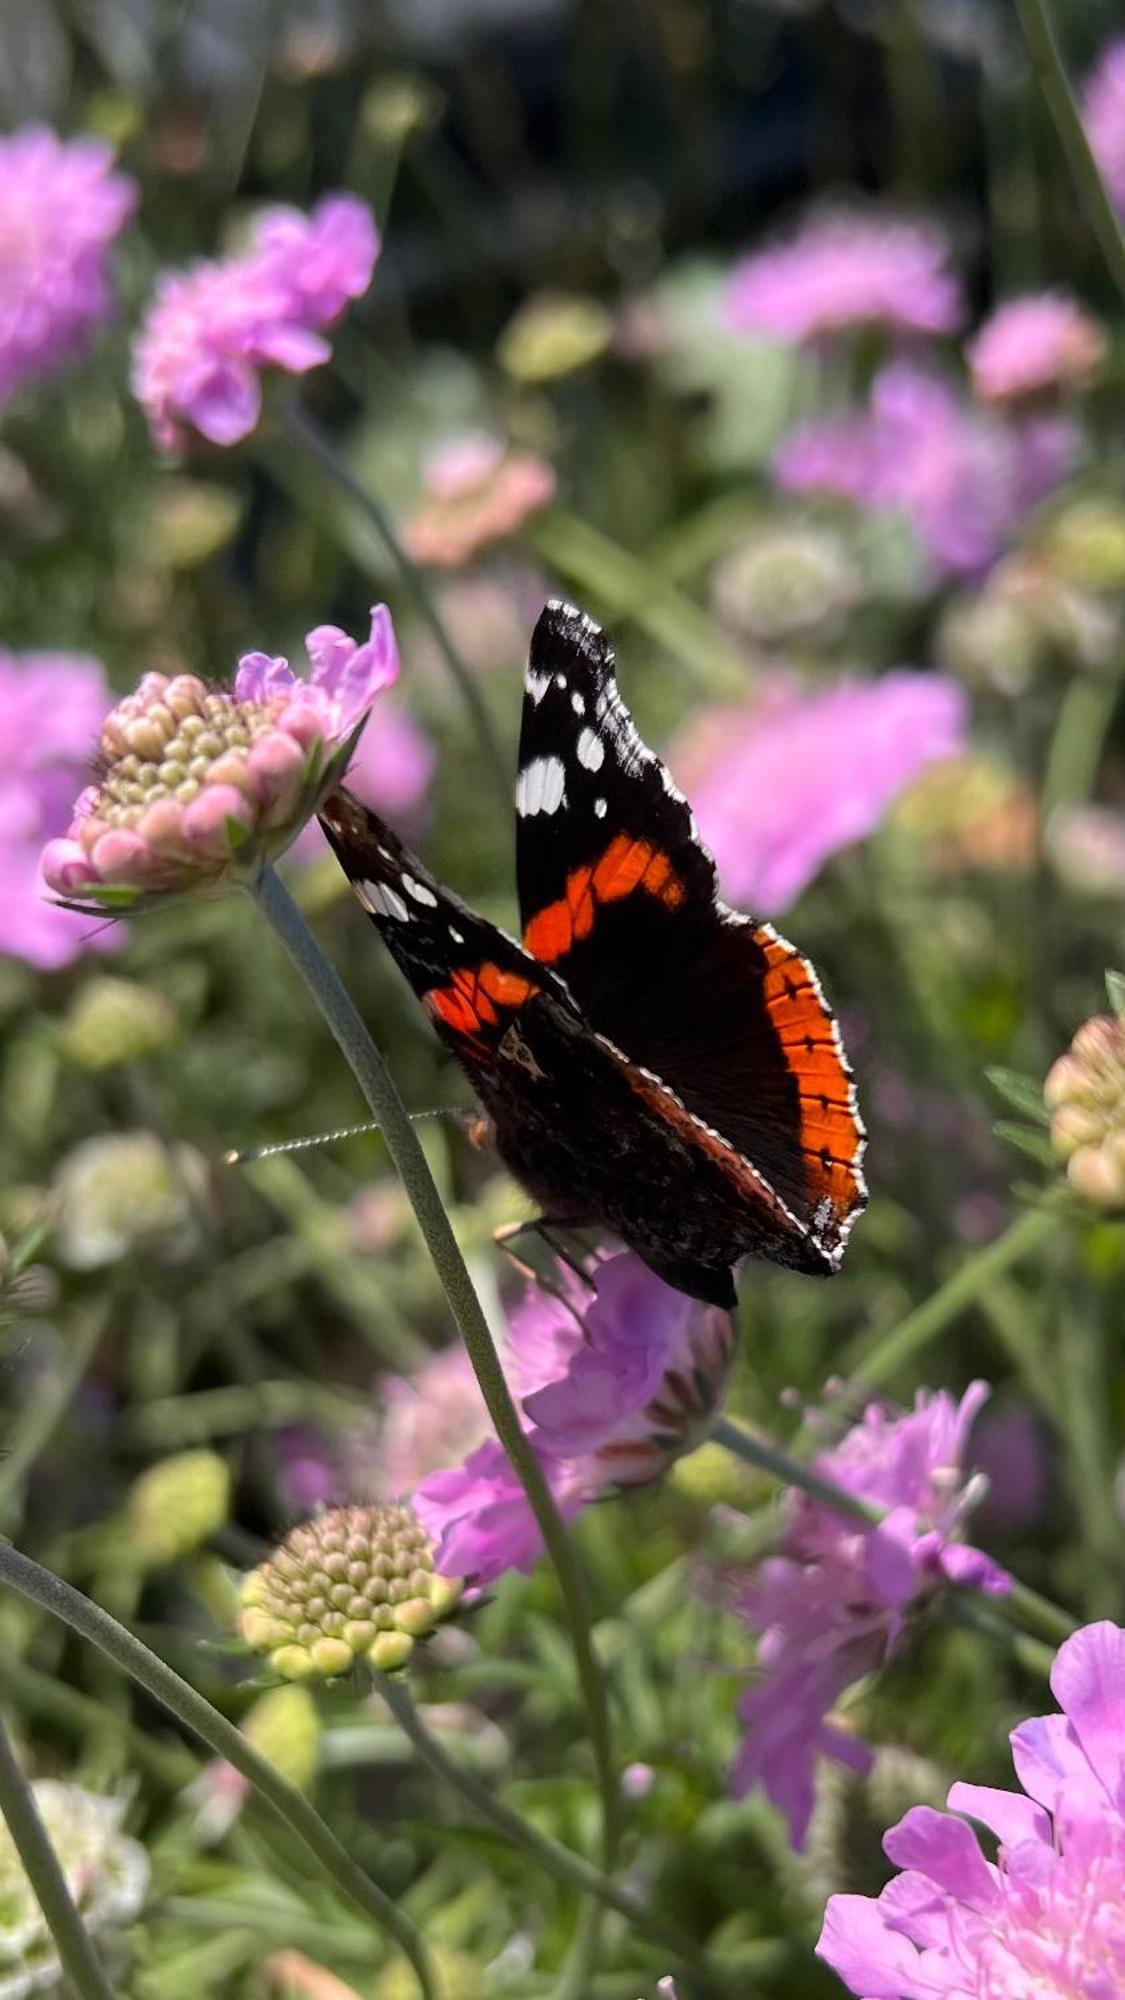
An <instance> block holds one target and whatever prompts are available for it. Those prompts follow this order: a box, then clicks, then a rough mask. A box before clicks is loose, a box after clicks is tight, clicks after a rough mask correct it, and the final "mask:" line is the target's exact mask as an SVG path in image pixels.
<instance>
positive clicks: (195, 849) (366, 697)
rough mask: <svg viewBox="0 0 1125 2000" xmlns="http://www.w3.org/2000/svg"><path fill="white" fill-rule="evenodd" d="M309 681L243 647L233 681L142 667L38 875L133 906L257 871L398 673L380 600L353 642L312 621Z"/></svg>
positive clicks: (78, 893) (112, 904)
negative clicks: (211, 683) (363, 635)
mask: <svg viewBox="0 0 1125 2000" xmlns="http://www.w3.org/2000/svg"><path fill="white" fill-rule="evenodd" d="M305 646H306V649H307V652H308V656H309V661H310V663H311V669H312V671H311V673H310V675H309V678H308V679H307V680H302V679H300V678H298V676H297V675H296V674H294V673H293V671H292V669H291V667H290V666H289V663H288V661H287V660H284V659H271V658H270V657H269V655H268V654H266V653H247V654H246V655H245V657H244V658H243V659H242V660H240V662H239V666H238V673H237V675H236V678H235V683H234V688H233V690H229V689H225V688H211V687H208V685H207V683H206V682H205V681H202V680H200V679H199V677H198V676H197V675H195V674H174V675H172V676H169V675H167V674H146V675H145V676H144V678H143V679H142V681H141V683H140V685H139V687H138V688H137V689H136V690H135V692H134V693H133V694H131V695H127V696H126V697H125V699H124V701H121V702H119V703H118V705H117V707H116V708H115V709H113V710H112V711H111V713H110V714H109V715H108V716H107V717H106V719H105V721H104V723H103V724H102V733H101V745H100V751H99V756H98V763H97V766H96V769H97V779H96V782H95V783H94V784H93V785H91V786H89V787H88V789H87V790H86V791H85V792H84V793H83V794H82V797H81V798H80V799H79V801H78V805H77V807H76V809H75V816H74V818H73V820H72V821H71V825H70V830H69V832H68V834H67V835H66V837H65V838H64V839H62V840H52V841H49V842H48V844H47V846H46V848H45V849H44V851H43V873H44V875H45V876H46V879H47V882H48V883H49V885H50V887H51V888H52V889H54V890H55V891H56V892H57V893H58V894H59V895H60V896H63V897H65V898H66V899H67V900H68V902H71V903H76V904H78V905H79V906H80V907H82V908H86V909H93V910H107V909H112V910H121V909H128V908H130V907H132V906H133V905H135V904H137V903H139V902H141V901H142V900H145V899H148V898H151V897H154V896H159V895H168V894H174V893H179V892H184V891H188V890H193V889H194V890H200V889H205V890H219V889H222V888H224V887H227V886H229V885H231V884H232V883H234V882H238V881H240V880H242V881H245V880H248V879H250V878H252V877H253V876H254V875H255V874H256V873H257V871H258V870H259V869H260V868H261V867H262V866H263V865H264V863H265V862H267V861H270V860H273V859H274V858H275V857H276V856H277V855H278V854H280V853H282V852H283V851H284V849H285V848H286V847H288V846H289V844H290V842H291V841H292V840H293V839H294V838H295V836H296V834H297V833H298V832H299V831H300V829H301V827H302V826H303V825H304V824H305V821H306V820H307V819H308V818H309V816H310V815H311V814H312V813H314V812H315V810H316V807H317V805H318V803H319V802H320V801H321V800H322V799H323V798H324V797H325V796H326V795H327V793H328V792H329V791H331V789H332V788H333V786H334V785H337V784H338V783H339V782H340V779H341V778H342V777H343V774H344V772H345V770H346V768H347V765H348V762H349V759H350V757H351V755H352V752H353V750H354V748H355V743H356V740H357V737H358V735H359V732H360V731H361V730H362V729H363V727H364V725H365V723H366V720H367V715H368V712H369V710H370V708H371V705H372V703H373V702H374V700H375V697H376V696H377V695H378V694H379V693H380V691H381V690H382V689H383V688H385V687H387V686H389V684H390V683H391V682H392V681H393V680H394V679H395V677H396V675H397V673H398V648H397V646H396V643H395V635H394V627H393V625H392V624H391V618H390V613H389V612H388V610H387V608H386V606H385V605H378V606H376V607H375V609H374V610H373V611H372V614H371V634H370V637H369V638H368V639H367V640H365V641H364V643H363V644H362V645H357V644H356V642H355V640H354V639H349V638H348V636H347V634H346V633H344V632H341V631H340V630H339V629H338V627H336V626H335V625H319V626H317V628H316V630H315V631H313V632H310V633H309V634H308V637H307V639H306V640H305Z"/></svg>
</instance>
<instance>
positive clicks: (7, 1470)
mask: <svg viewBox="0 0 1125 2000" xmlns="http://www.w3.org/2000/svg"><path fill="white" fill-rule="evenodd" d="M109 1312H110V1308H109V1304H108V1302H107V1301H106V1300H104V1299H100V1300H99V1301H98V1303H97V1304H96V1305H90V1306H87V1307H86V1308H85V1309H84V1310H83V1312H82V1314H81V1317H80V1318H79V1320H78V1323H77V1325H76V1327H75V1328H74V1330H73V1331H72V1333H71V1336H70V1340H69V1343H68V1345H67V1352H66V1355H65V1357H64V1359H63V1363H62V1366H61V1367H60V1368H59V1369H58V1370H57V1371H56V1372H54V1373H53V1374H52V1376H51V1378H50V1381H49V1382H48V1384H47V1385H46V1387H45V1388H44V1390H43V1393H42V1394H41V1395H40V1396H39V1397H38V1398H37V1400H36V1401H35V1402H34V1403H32V1404H31V1406H30V1408H28V1409H25V1410H23V1411H22V1412H21V1415H20V1418H19V1422H18V1424H17V1426H16V1430H15V1435H14V1437H13V1439H12V1442H11V1444H10V1445H9V1446H8V1448H7V1451H6V1454H5V1455H4V1456H3V1457H0V1519H3V1518H4V1517H5V1516H6V1513H7V1509H8V1503H9V1501H10V1500H11V1498H12V1496H13V1494H15V1493H16V1492H17V1491H18V1490H19V1488H20V1487H21V1486H22V1485H23V1483H24V1481H25V1480H26V1478H27V1476H28V1474H29V1472H30V1471H31V1469H32V1467H33V1465H34V1464H35V1461H36V1459H37V1458H38V1457H39V1455H40V1453H41V1452H42V1451H44V1450H45V1449H46V1447H47V1446H48V1444H49V1443H50V1441H51V1439H52V1437H53V1436H54V1434H55V1431H56V1430H57V1429H58V1426H59V1424H60V1423H61V1422H62V1419H63V1417H64V1416H65V1415H66V1412H67V1410H68V1409H69V1408H70V1405H71V1403H72V1401H73V1399H74V1397H75V1396H76V1395H77V1393H78V1390H79V1388H80V1387H81V1384H82V1381H83V1378H84V1377H85V1374H86V1371H87V1369H88V1368H89V1366H90V1363H91V1362H92V1361H93V1358H94V1355H95V1354H96V1352H97V1348H98V1342H99V1341H100V1340H101V1337H102V1335H103V1333H104V1332H105V1329H106V1325H107V1322H108V1320H109Z"/></svg>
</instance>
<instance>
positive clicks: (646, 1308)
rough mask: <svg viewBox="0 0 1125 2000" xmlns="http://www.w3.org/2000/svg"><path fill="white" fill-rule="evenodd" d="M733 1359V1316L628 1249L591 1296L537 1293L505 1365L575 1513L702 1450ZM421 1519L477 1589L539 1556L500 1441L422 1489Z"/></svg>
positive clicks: (564, 1500)
mask: <svg viewBox="0 0 1125 2000" xmlns="http://www.w3.org/2000/svg"><path fill="white" fill-rule="evenodd" d="M733 1352H734V1334H733V1329H732V1326H731V1321H730V1317H729V1315H728V1314H727V1313H725V1312H720V1311H718V1310H717V1308H715V1307H713V1306H703V1305H700V1304H699V1302H698V1301H697V1300H695V1299H689V1298H687V1297H685V1295H684V1294H683V1293H682V1292H676V1291H673V1290H672V1288H671V1287H670V1286H669V1285H666V1284H664V1283H663V1282H662V1280H661V1279H659V1278H657V1277H656V1276H655V1275H654V1274H653V1273H652V1272H651V1271H650V1270H649V1269H648V1267H647V1265H645V1264H643V1263H642V1262H641V1260H640V1258H639V1257H636V1256H634V1255H633V1253H632V1252H631V1251H621V1252H619V1253H618V1254H616V1255H614V1256H611V1257H607V1258H603V1259H600V1260H599V1261H598V1262H597V1263H596V1264H595V1265H594V1269H593V1275H592V1281H591V1285H590V1286H587V1285H584V1284H583V1283H582V1282H581V1281H580V1280H578V1279H577V1278H576V1277H575V1276H574V1275H573V1274H572V1273H570V1272H561V1273H560V1277H559V1291H558V1293H557V1294H555V1293H551V1292H547V1291H545V1290H543V1289H542V1288H540V1287H539V1286H531V1287H529V1289H528V1290H527V1292H526V1293H525V1295H524V1297H523V1299H522V1300H521V1302H520V1304H519V1305H518V1306H517V1307H516V1309H515V1311H514V1312H513V1314H512V1316H511V1340H510V1346H509V1350H508V1353H507V1354H506V1356H505V1365H506V1368H507V1371H508V1374H509V1376H510V1378H511V1380H512V1384H513V1388H514V1389H515V1392H516V1395H517V1398H518V1400H519V1402H520V1404H521V1407H522V1410H523V1415H524V1418H525V1420H526V1422H525V1429H526V1431H527V1435H528V1438H529V1440H530V1443H531V1446H532V1449H533V1450H534V1451H535V1453H536V1456H537V1457H538V1459H539V1462H540V1464H541V1465H542V1467H543V1470H544V1472H545V1474H546V1475H547V1479H548V1481H549V1483H550V1486H551V1488H552V1491H553V1493H554V1495H555V1499H556V1501H557V1502H558V1504H559V1507H560V1508H561V1510H562V1512H563V1513H564V1515H568V1516H569V1515H573V1514H576V1513H578V1512H579V1511H580V1510H581V1508H583V1507H584V1506H586V1505H588V1504H589V1502H591V1501H592V1500H595V1499H597V1498H599V1496H601V1495H602V1494H605V1493H608V1492H610V1491H612V1490H613V1489H614V1488H615V1487H617V1486H629V1485H636V1484H640V1483H641V1482H643V1481H646V1480H650V1479H654V1478H655V1477H656V1476H657V1475H658V1474H659V1473H660V1472H661V1471H663V1469H664V1467H665V1466H666V1465H668V1464H669V1463H670V1462H671V1460H672V1459H673V1458H675V1457H677V1456H678V1455H679V1454H680V1453H681V1452H684V1451H690V1450H691V1449H692V1447H693V1445H695V1444H697V1443H699V1442H701V1440H702V1437H703V1435H704V1434H705V1431H706V1427H707V1424H708V1422H709V1420H710V1418H711V1416H712V1415H713V1414H714V1411H715V1410H716V1408H717V1407H718V1405H719V1404H720V1402H721V1400H722V1397H723V1395H724V1393H725V1390H726V1385H727V1381H728V1378H729V1374H730V1366H731V1361H732V1358H733ZM414 1508H415V1511H416V1513H417V1514H418V1517H419V1519H420V1520H421V1521H422V1523H423V1525H424V1526H425V1527H426V1528H428V1529H429V1532H430V1534H431V1535H432V1536H433V1538H434V1541H435V1543H436V1544H437V1554H436V1563H437V1567H438V1569H439V1571H441V1573H442V1574H443V1575H446V1576H464V1577H466V1578H468V1579H469V1580H470V1581H471V1582H472V1583H473V1584H475V1585H476V1586H477V1587H478V1588H480V1587H482V1586H485V1585H487V1584H490V1583H492V1582H494V1581H495V1580H496V1578H497V1577H499V1576H502V1575H503V1573H504V1571H505V1570H507V1569H522V1570H530V1569H531V1568H532V1567H533V1565H534V1563H535V1562H536V1560H537V1558H538V1556H539V1552H540V1539H539V1530H538V1527H537V1525H536V1522H535V1519H534V1516H533V1515H532V1512H531V1509H530V1507H529V1506H528V1504H527V1500H526V1498H525V1496H524V1492H523V1488H522V1487H521V1485H520V1484H519V1481H518V1480H517V1478H516V1475H515V1473H514V1472H513V1471H512V1468H511V1466H510V1464H509V1462H508V1459H507V1457H506V1455H505V1453H504V1452H503V1451H502V1450H501V1448H500V1445H499V1444H498V1443H497V1441H496V1440H495V1439H494V1438H490V1439H488V1440H487V1441H486V1442H485V1443H484V1444H482V1445H480V1446H479V1447H478V1449H477V1450H476V1451H474V1452H472V1453H470V1455H469V1457H468V1458H467V1459H466V1460H465V1461H464V1463H463V1464H462V1465H459V1466H457V1467H456V1468H454V1469H453V1470H452V1471H448V1472H438V1473H434V1474H432V1475H431V1476H430V1478H428V1479H424V1480H423V1481H422V1484H421V1485H420V1486H419V1487H418V1488H417V1489H416V1491H415V1494H414Z"/></svg>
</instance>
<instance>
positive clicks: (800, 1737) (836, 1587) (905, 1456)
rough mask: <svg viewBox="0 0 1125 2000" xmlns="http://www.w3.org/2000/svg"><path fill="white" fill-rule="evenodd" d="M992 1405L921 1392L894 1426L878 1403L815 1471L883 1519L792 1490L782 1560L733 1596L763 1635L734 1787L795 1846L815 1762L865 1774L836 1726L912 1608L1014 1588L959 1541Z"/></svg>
mask: <svg viewBox="0 0 1125 2000" xmlns="http://www.w3.org/2000/svg"><path fill="white" fill-rule="evenodd" d="M987 1395H988V1388H987V1385H986V1384H985V1383H983V1382H974V1383H973V1384H972V1386H971V1387H970V1388H969V1389H967V1390H966V1392H965V1394H964V1396H962V1398H961V1401H960V1402H959V1403H957V1402H955V1401H954V1399H953V1397H952V1396H950V1395H948V1394H947V1393H946V1391H945V1390H939V1391H938V1392H937V1393H936V1394H930V1393H929V1392H928V1391H927V1390H924V1389H920V1390H919V1391H918V1394H917V1396H916V1398H915V1403H914V1408H913V1410H912V1411H909V1412H907V1413H906V1414H905V1415H902V1416H898V1417H896V1416H893V1415H892V1414H891V1413H890V1412H889V1411H887V1410H885V1409H884V1408H883V1407H882V1406H881V1405H880V1404H878V1403H872V1404H870V1405H869V1406H868V1408H867V1409H866V1410H865V1411H864V1414H863V1418H862V1420H861V1421H860V1422H859V1423H858V1424H856V1425H854V1426H853V1428H852V1429H851V1430H850V1431H848V1432H847V1434H846V1436H845V1437H844V1438H842V1439H841V1441H840V1443H839V1444H838V1445H836V1446H835V1447H834V1449H832V1450H831V1451H827V1452H823V1453H821V1454H820V1456H819V1457H818V1458H817V1459H816V1461H815V1469H816V1471H817V1472H818V1473H819V1474H820V1475H821V1477H822V1478H824V1479H828V1480H831V1481H832V1483H833V1484H834V1485H836V1486H840V1487H842V1488H843V1489H844V1490H845V1491H846V1492H848V1493H851V1494H853V1495H854V1496H855V1498H856V1499H858V1500H863V1501H866V1502H868V1503H869V1504H870V1505H872V1506H874V1507H876V1508H878V1509H880V1510H884V1511H883V1519H882V1520H881V1522H880V1523H879V1524H878V1525H877V1526H874V1525H873V1526H871V1527H865V1526H864V1525H863V1524H862V1523H861V1522H855V1521H851V1520H849V1519H847V1517H846V1516H844V1515H843V1514H841V1513H838V1512H837V1511H836V1510H834V1509H833V1508H830V1507H828V1506H826V1505H824V1504H823V1503H822V1502H820V1501H818V1500H813V1499H811V1498H810V1497H809V1496H808V1495H807V1494H805V1493H801V1492H796V1491H795V1492H792V1493H791V1494H790V1495H789V1496H788V1500H787V1504H786V1517H785V1528H784V1533H783V1536H782V1542H781V1553H780V1554H779V1555H777V1556H773V1557H770V1558H768V1559H767V1560H766V1561H764V1562H762V1563H759V1565H758V1567H757V1568H756V1570H755V1571H754V1572H753V1574H752V1575H751V1576H750V1578H749V1579H748V1581H747V1582H746V1583H745V1585H744V1586H743V1587H742V1588H741V1590H740V1591H739V1592H738V1593H737V1594H736V1597H735V1609H736V1610H737V1612H738V1613H739V1615H740V1616H741V1617H743V1618H744V1619H745V1620H746V1621H747V1623H748V1624H750V1625H751V1626H752V1627H753V1628H754V1629H755V1630H756V1631H758V1632H760V1634H761V1638H760V1640H759V1643H758V1672H757V1676H756V1678H755V1680H754V1681H753V1682H752V1684H751V1686H750V1687H749V1688H748V1689H747V1690H746V1692H745V1694H744V1695H743V1696H742V1699H741V1701H740V1703H739V1715H740V1718H741V1720H742V1723H743V1725H744V1729H745V1734H744V1737H743V1742H742V1747H741V1749H740V1751H739V1753H738V1756H737V1758H736V1760H735V1764H734V1769H733V1771H732V1774H731V1781H732V1786H733V1789H734V1792H735V1795H736V1796H737V1797H739V1798H741V1797H742V1796H743V1794H744V1793H746V1792H748V1791H749V1790H750V1789H751V1788H752V1786H754V1785H761V1786H762V1787H763V1788H764V1790H765V1792H766V1794H767V1796H768V1797H769V1798H770V1799H771V1800H772V1802H773V1804H774V1805H775V1806H777V1807H778V1808H779V1810H780V1811H781V1812H783V1813H784V1814H785V1818H786V1820H787V1822H788V1828H789V1839H790V1841H791V1843H792V1845H793V1846H794V1847H795V1848H798V1849H799V1848H800V1847H801V1846H802V1845H803V1843H804V1839H805V1834H806V1832H807V1830H808V1823H809V1815H810V1813H811V1812H812V1805H813V1771H814V1767H815V1762H816V1759H817V1757H820V1756H825V1757H833V1758H835V1759H836V1761H837V1762H839V1763H843V1764H847V1765H849V1766H850V1767H851V1768H852V1769H853V1770H866V1769H867V1768H868V1765H869V1762H870V1753H869V1752H868V1750H867V1748H866V1746H865V1745H864V1744H862V1743H861V1742H859V1741H858V1739H857V1738H856V1737H854V1736H852V1735H851V1734H849V1733H848V1732H847V1731H846V1730H844V1729H842V1728H840V1727H839V1726H837V1725H836V1724H834V1723H832V1722H831V1720H830V1719H829V1718H830V1715H831V1711H832V1710H833V1708H835V1706H836V1703H837V1702H838V1701H839V1699H840V1697H841V1695H842V1694H843V1693H844V1692H845V1690H846V1689H847V1688H849V1687H851V1686H852V1684H853V1683H854V1682H855V1681H857V1680H860V1679H862V1677H863V1676H864V1675H865V1674H868V1673H871V1672H873V1671H874V1669H875V1668H876V1667H879V1666H881V1665H882V1663H883V1661H884V1660H885V1659H886V1658H887V1656H888V1654H889V1653H890V1652H891V1651H892V1649H893V1647H894V1645H895V1644H896V1642H897V1640H898V1638H899V1636H900V1634H901V1633H902V1630H903V1627H904V1625H905V1621H906V1614H907V1612H908V1610H909V1608H910V1607H911V1605H912V1604H914V1603H915V1602H916V1601H917V1600H918V1599H920V1598H922V1597H924V1596H925V1595H926V1594H927V1593H929V1592H930V1591H931V1590H933V1589H935V1588H937V1587H939V1586H940V1585H941V1584H942V1583H943V1582H950V1583H971V1584H974V1585H976V1586H977V1587H978V1588H980V1589H984V1590H989V1591H993V1592H996V1593H1003V1592H1005V1591H1007V1590H1008V1589H1009V1588H1010V1579H1009V1578H1008V1577H1007V1575H1006V1574H1005V1572H1004V1571H1003V1570H1002V1569H1000V1568H999V1567H998V1565H997V1564H995V1563H994V1562H992V1561H991V1560H990V1558H989V1557H988V1556H986V1555H983V1554H982V1553H981V1551H980V1550H979V1549H974V1548H970V1547H967V1546H966V1545H965V1544H964V1543H963V1542H962V1541H961V1539H960V1536H961V1531H962V1528H963V1525H964V1514H965V1507H966V1500H967V1497H968V1489H967V1487H966V1483H965V1478H964V1472H963V1463H964V1458H965V1447H966V1443H967V1440H968V1434H969V1430H970V1427H971V1425H972V1421H973V1418H974V1417H975V1415H976V1413H977V1411H978V1410H979V1408H980V1406H981V1404H982V1403H983V1402H984V1400H985V1398H986V1397H987Z"/></svg>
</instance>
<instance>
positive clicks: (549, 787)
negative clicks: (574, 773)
mask: <svg viewBox="0 0 1125 2000" xmlns="http://www.w3.org/2000/svg"><path fill="white" fill-rule="evenodd" d="M565 796H566V766H565V764H564V763H563V761H562V759H561V757H533V758H532V760H531V762H530V764H525V765H524V767H523V770H522V771H521V772H520V775H519V782H518V783H517V785H516V811H517V812H518V813H519V814H521V816H523V817H525V818H534V816H535V814H536V813H553V812H557V811H558V808H559V807H560V806H561V805H562V804H563V802H564V799H565Z"/></svg>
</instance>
